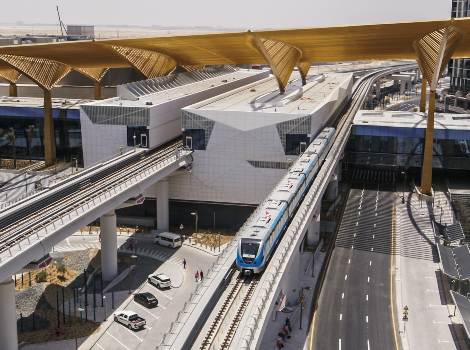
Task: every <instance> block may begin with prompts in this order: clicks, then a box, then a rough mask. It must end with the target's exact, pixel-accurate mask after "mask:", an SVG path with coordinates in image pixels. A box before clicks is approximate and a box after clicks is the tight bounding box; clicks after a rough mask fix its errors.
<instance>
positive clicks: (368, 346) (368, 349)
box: [367, 339, 370, 350]
mask: <svg viewBox="0 0 470 350" xmlns="http://www.w3.org/2000/svg"><path fill="white" fill-rule="evenodd" d="M367 350H370V344H369V339H367Z"/></svg>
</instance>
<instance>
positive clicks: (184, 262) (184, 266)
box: [183, 258, 186, 270]
mask: <svg viewBox="0 0 470 350" xmlns="http://www.w3.org/2000/svg"><path fill="white" fill-rule="evenodd" d="M183 269H185V270H186V259H185V258H183Z"/></svg>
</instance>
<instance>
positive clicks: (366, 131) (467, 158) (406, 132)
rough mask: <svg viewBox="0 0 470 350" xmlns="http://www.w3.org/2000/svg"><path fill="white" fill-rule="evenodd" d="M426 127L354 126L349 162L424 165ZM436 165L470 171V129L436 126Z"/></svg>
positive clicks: (348, 148)
mask: <svg viewBox="0 0 470 350" xmlns="http://www.w3.org/2000/svg"><path fill="white" fill-rule="evenodd" d="M423 147H424V129H420V128H399V127H385V126H362V125H354V126H353V128H352V132H351V136H350V138H349V141H348V145H347V148H346V150H347V154H348V155H347V157H348V162H349V163H352V164H357V165H374V166H377V165H378V166H392V167H405V168H409V167H421V165H422V158H423ZM433 151H434V158H433V167H435V168H445V169H465V170H470V131H465V130H450V129H436V130H435V138H434V146H433Z"/></svg>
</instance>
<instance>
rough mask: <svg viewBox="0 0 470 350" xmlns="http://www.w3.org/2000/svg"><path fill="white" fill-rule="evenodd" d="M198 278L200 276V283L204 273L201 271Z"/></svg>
mask: <svg viewBox="0 0 470 350" xmlns="http://www.w3.org/2000/svg"><path fill="white" fill-rule="evenodd" d="M199 276H201V282H202V280H203V279H204V273H203V272H202V270H201V273H200V274H199Z"/></svg>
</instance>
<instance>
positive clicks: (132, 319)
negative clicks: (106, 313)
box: [114, 310, 147, 330]
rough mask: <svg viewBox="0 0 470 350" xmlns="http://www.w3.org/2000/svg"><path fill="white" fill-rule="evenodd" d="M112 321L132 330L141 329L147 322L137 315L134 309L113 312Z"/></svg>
mask: <svg viewBox="0 0 470 350" xmlns="http://www.w3.org/2000/svg"><path fill="white" fill-rule="evenodd" d="M114 321H115V322H118V323H120V324H122V325H124V326H126V327H127V328H129V329H132V330H137V329H141V328H143V327H144V326H145V325H146V324H147V322H146V321H145V319H144V318H142V317H140V316H139V315H137V314H136V313H135V312H134V311H127V310H124V311H118V312H115V313H114Z"/></svg>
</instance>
